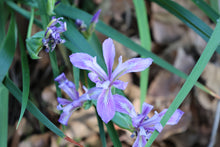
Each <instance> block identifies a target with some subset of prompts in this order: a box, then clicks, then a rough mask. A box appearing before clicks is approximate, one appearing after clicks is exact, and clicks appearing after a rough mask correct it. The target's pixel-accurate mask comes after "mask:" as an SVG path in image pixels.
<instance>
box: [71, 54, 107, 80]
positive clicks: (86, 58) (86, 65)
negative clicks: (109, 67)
mask: <svg viewBox="0 0 220 147" xmlns="http://www.w3.org/2000/svg"><path fill="white" fill-rule="evenodd" d="M70 61H71V63H72V64H73V65H74V66H76V67H78V68H80V69H85V70H90V71H92V72H94V73H96V74H97V75H99V77H100V78H101V79H103V80H104V79H107V75H106V73H105V71H104V70H103V69H102V68H101V67H100V66H99V65H98V64H97V62H96V57H92V56H90V55H88V54H86V53H75V54H72V55H70Z"/></svg>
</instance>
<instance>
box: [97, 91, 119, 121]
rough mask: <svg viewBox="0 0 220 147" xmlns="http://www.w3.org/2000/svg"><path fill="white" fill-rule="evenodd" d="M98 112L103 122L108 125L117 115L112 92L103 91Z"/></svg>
mask: <svg viewBox="0 0 220 147" xmlns="http://www.w3.org/2000/svg"><path fill="white" fill-rule="evenodd" d="M97 111H98V114H99V116H100V117H101V118H102V120H103V121H104V122H105V123H106V124H107V123H108V122H109V121H110V120H111V119H112V118H113V117H114V115H115V102H114V99H113V96H112V93H111V90H109V89H107V90H103V92H102V93H101V94H100V96H99V98H98V100H97Z"/></svg>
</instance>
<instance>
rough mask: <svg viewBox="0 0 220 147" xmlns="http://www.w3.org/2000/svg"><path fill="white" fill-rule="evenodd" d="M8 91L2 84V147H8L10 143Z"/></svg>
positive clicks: (0, 139) (0, 104) (0, 130)
mask: <svg viewBox="0 0 220 147" xmlns="http://www.w3.org/2000/svg"><path fill="white" fill-rule="evenodd" d="M8 100H9V97H8V90H7V88H5V86H4V85H3V84H2V83H0V112H1V113H0V118H1V121H0V128H1V129H0V146H1V147H7V142H8Z"/></svg>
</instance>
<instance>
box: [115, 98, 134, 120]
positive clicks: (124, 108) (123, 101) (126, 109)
mask: <svg viewBox="0 0 220 147" xmlns="http://www.w3.org/2000/svg"><path fill="white" fill-rule="evenodd" d="M113 98H114V101H115V110H116V111H118V112H121V113H125V114H128V115H129V116H131V117H135V116H136V112H135V110H134V106H133V105H132V103H131V102H130V101H129V100H128V99H127V98H125V97H123V96H121V95H119V94H115V95H113Z"/></svg>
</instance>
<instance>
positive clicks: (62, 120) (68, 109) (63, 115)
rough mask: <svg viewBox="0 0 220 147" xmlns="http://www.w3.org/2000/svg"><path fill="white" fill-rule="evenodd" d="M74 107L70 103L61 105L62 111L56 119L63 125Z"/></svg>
mask: <svg viewBox="0 0 220 147" xmlns="http://www.w3.org/2000/svg"><path fill="white" fill-rule="evenodd" d="M75 109H76V108H75ZM75 109H74V108H73V107H72V103H70V104H68V105H66V106H65V107H63V112H62V113H61V115H60V118H59V120H58V121H59V122H60V123H61V124H63V125H67V122H68V120H69V118H70V116H71V114H72V113H73V111H74V110H75Z"/></svg>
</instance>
